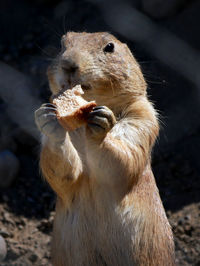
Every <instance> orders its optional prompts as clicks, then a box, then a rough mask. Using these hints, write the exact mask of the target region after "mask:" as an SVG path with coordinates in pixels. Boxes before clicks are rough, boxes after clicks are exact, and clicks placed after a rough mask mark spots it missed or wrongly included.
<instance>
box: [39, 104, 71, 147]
mask: <svg viewBox="0 0 200 266" xmlns="http://www.w3.org/2000/svg"><path fill="white" fill-rule="evenodd" d="M35 123H36V125H37V127H38V129H39V130H40V131H41V132H42V133H43V134H44V135H46V136H47V137H49V138H50V139H51V140H52V141H53V142H56V143H57V142H58V143H59V142H63V141H64V140H65V136H66V131H65V130H64V128H63V127H62V126H61V125H60V124H59V122H58V120H57V117H56V106H55V105H54V104H51V103H45V104H42V106H41V107H40V108H39V109H38V110H36V111H35Z"/></svg>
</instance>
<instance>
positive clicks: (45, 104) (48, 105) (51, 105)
mask: <svg viewBox="0 0 200 266" xmlns="http://www.w3.org/2000/svg"><path fill="white" fill-rule="evenodd" d="M42 107H54V108H56V105H55V104H52V103H43V104H42Z"/></svg>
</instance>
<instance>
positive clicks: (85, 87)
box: [60, 82, 91, 90]
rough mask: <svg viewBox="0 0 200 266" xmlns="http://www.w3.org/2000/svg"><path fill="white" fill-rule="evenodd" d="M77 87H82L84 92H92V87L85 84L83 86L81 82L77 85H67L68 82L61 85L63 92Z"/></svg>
mask: <svg viewBox="0 0 200 266" xmlns="http://www.w3.org/2000/svg"><path fill="white" fill-rule="evenodd" d="M76 85H80V86H81V88H82V89H83V90H91V86H90V85H89V84H88V85H85V84H81V83H79V82H77V83H66V82H65V83H61V86H60V87H61V89H62V90H68V89H71V88H73V87H75V86H76Z"/></svg>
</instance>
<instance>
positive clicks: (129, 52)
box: [122, 43, 133, 57]
mask: <svg viewBox="0 0 200 266" xmlns="http://www.w3.org/2000/svg"><path fill="white" fill-rule="evenodd" d="M122 45H123V47H124V48H125V50H126V52H127V53H128V54H129V55H130V56H131V57H133V54H132V53H131V50H130V49H129V48H128V45H127V44H126V43H122Z"/></svg>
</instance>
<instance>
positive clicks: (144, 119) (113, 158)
mask: <svg viewBox="0 0 200 266" xmlns="http://www.w3.org/2000/svg"><path fill="white" fill-rule="evenodd" d="M134 107H135V109H133V110H131V111H132V112H128V113H126V114H125V116H124V117H123V118H122V119H121V120H120V121H118V123H117V124H116V125H115V126H114V127H113V128H112V130H111V131H110V132H109V133H107V135H106V136H105V138H104V139H103V141H101V142H98V141H96V140H93V139H88V149H87V150H88V161H89V165H90V168H91V169H92V170H93V171H94V172H93V175H95V173H97V174H96V175H101V176H97V180H99V181H100V182H101V181H102V182H108V183H110V184H116V185H118V186H119V185H120V184H125V186H126V187H127V186H128V187H130V185H132V184H133V183H134V182H137V179H138V177H139V176H140V174H141V173H142V172H143V170H144V168H145V166H146V165H147V163H148V162H149V159H150V152H151V148H152V146H153V144H154V142H155V139H156V136H157V134H158V123H157V119H156V115H155V113H154V112H152V110H153V109H152V108H151V105H149V107H150V109H148V110H147V111H146V110H145V109H144V108H143V109H142V110H143V113H141V112H140V113H139V112H137V110H138V109H136V107H137V108H138V106H137V105H134ZM142 107H143V106H142ZM139 110H140V109H139ZM98 168H100V169H101V170H100V169H98Z"/></svg>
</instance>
